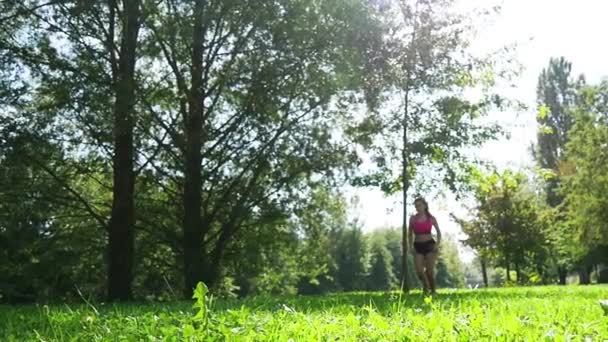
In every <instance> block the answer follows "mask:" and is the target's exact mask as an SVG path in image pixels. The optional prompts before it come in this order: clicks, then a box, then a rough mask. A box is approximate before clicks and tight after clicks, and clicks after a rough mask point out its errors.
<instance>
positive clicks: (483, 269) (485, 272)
mask: <svg viewBox="0 0 608 342" xmlns="http://www.w3.org/2000/svg"><path fill="white" fill-rule="evenodd" d="M481 276H482V278H483V285H484V286H485V287H486V288H487V287H488V270H487V268H486V261H485V260H484V259H481Z"/></svg>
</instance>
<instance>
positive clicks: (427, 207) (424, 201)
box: [414, 197, 433, 219]
mask: <svg viewBox="0 0 608 342" xmlns="http://www.w3.org/2000/svg"><path fill="white" fill-rule="evenodd" d="M418 202H420V203H422V204H424V212H425V213H426V216H427V218H429V219H431V218H433V215H431V213H430V212H429V204H428V203H427V202H426V200H425V199H424V198H422V197H418V198H416V200H414V204H416V203H418Z"/></svg>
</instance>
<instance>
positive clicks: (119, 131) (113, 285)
mask: <svg viewBox="0 0 608 342" xmlns="http://www.w3.org/2000/svg"><path fill="white" fill-rule="evenodd" d="M114 6H116V4H115V3H114V1H110V2H109V7H110V9H109V13H110V21H111V23H110V26H114V24H113V22H114V20H116V19H115V17H114V13H115V11H116V10H119V9H118V8H117V7H116V8H115V7H114ZM139 7H140V4H139V1H136V0H125V1H123V6H122V11H121V12H122V16H121V17H119V18H120V20H119V22H121V23H123V25H124V26H123V27H122V30H121V31H122V33H121V38H120V48H119V51H118V56H117V57H114V53H115V52H114V49H115V48H114V43H113V42H114V37H110V36H109V37H108V39H111V43H110V45H109V46H108V48H109V49H110V51H109V54H110V60H111V61H115V60H116V58H118V62H117V63H116V62H114V64H113V65H112V70H113V74H112V79H113V80H114V82H115V92H114V96H115V104H114V113H113V114H114V115H113V116H114V130H113V131H114V156H113V170H114V172H113V173H114V182H113V186H112V190H113V196H112V213H111V216H110V222H109V227H108V228H109V230H108V233H109V234H108V246H109V259H110V260H109V267H108V298H109V299H110V300H129V299H131V298H132V297H133V294H132V290H131V284H132V281H133V258H134V249H135V232H134V230H135V204H134V194H133V192H134V187H135V170H134V159H135V153H134V151H133V149H134V143H133V130H134V127H135V113H134V111H135V88H136V85H135V61H136V57H137V56H136V49H137V36H138V33H139V26H140V22H141V19H140V8H139ZM119 11H120V10H119Z"/></svg>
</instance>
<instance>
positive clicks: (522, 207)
mask: <svg viewBox="0 0 608 342" xmlns="http://www.w3.org/2000/svg"><path fill="white" fill-rule="evenodd" d="M475 177H477V179H478V183H477V187H476V199H477V201H478V205H477V206H476V208H475V210H474V213H473V215H474V217H475V218H474V219H473V220H471V221H466V220H462V219H457V222H459V223H460V225H461V227H462V229H463V231H464V232H465V233H466V234H467V235H468V238H467V239H465V240H464V241H463V242H464V243H465V244H467V245H468V246H470V247H472V248H473V249H475V250H476V251H477V253H478V255H479V256H480V261H481V262H482V272H484V278H485V279H484V283H486V286H487V278H488V276H487V274H485V269H486V267H487V264H486V262H487V261H490V260H491V261H492V262H493V263H494V264H496V265H498V266H503V267H504V268H505V272H506V280H507V281H511V267H512V266H514V267H515V271H516V274H517V281H518V282H520V283H522V282H525V281H526V278H525V273H524V268H525V267H527V266H528V265H534V266H536V270H537V271H538V272H539V273H540V274H539V276H543V274H544V272H543V269H542V265H544V264H545V263H546V261H547V253H546V251H547V249H548V246H547V245H546V242H545V241H546V240H547V239H546V235H545V234H546V230H545V229H544V227H543V225H542V224H541V223H540V218H539V212H540V209H539V208H540V207H539V203H538V200H537V196H536V194H535V192H533V191H532V188H531V184H530V183H529V182H528V180H527V179H526V177H525V175H524V174H522V173H514V172H512V171H509V170H507V171H504V172H502V173H498V172H493V173H490V174H487V175H484V174H477V175H476V176H475ZM482 258H483V259H482ZM539 264H540V266H541V267H539Z"/></svg>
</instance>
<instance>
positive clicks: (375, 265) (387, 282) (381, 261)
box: [367, 234, 396, 291]
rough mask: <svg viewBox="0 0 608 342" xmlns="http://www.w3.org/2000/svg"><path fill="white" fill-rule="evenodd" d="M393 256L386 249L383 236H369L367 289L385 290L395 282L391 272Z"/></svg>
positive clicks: (390, 287)
mask: <svg viewBox="0 0 608 342" xmlns="http://www.w3.org/2000/svg"><path fill="white" fill-rule="evenodd" d="M392 259H393V257H392V255H391V254H390V252H389V251H388V249H387V241H386V240H385V239H384V236H382V235H379V234H375V235H374V234H372V235H371V236H370V268H369V271H368V272H367V273H368V274H367V289H368V290H370V291H387V290H390V289H392V288H393V287H394V285H395V284H396V279H395V275H394V274H393V269H392V267H391V266H392V263H393V260H392Z"/></svg>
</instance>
